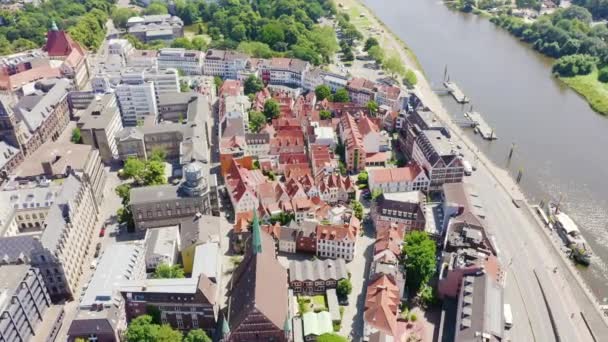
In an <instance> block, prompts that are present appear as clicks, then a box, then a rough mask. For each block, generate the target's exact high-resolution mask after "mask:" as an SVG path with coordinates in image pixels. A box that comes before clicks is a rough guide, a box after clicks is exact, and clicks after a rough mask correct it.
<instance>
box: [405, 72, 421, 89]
mask: <svg viewBox="0 0 608 342" xmlns="http://www.w3.org/2000/svg"><path fill="white" fill-rule="evenodd" d="M403 81H404V82H405V84H406V85H408V86H409V87H413V86H415V85H416V83H418V77H416V73H415V72H413V71H412V70H408V71H406V72H405V76H404V78H403Z"/></svg>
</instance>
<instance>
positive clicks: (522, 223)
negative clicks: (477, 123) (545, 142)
mask: <svg viewBox="0 0 608 342" xmlns="http://www.w3.org/2000/svg"><path fill="white" fill-rule="evenodd" d="M342 3H343V4H344V6H348V7H349V8H350V11H351V12H352V11H353V9H356V10H357V11H359V13H364V14H365V25H366V27H367V26H372V27H375V28H376V32H378V31H381V30H384V31H383V32H384V33H382V34H380V35H376V38H377V39H379V41H381V44H382V46H383V48H384V49H385V51H395V52H397V53H398V54H399V55H400V56H401V58H402V61H403V62H404V64H405V65H406V66H407V67H408V68H409V69H412V70H414V71H415V72H416V73H417V76H418V84H417V86H416V93H417V94H418V95H419V96H420V98H421V99H422V100H423V102H424V103H425V105H426V106H428V107H429V108H430V109H431V110H433V111H434V112H435V113H436V114H437V115H438V117H439V119H440V120H441V121H442V122H443V123H444V125H446V126H447V127H449V128H450V130H451V131H452V133H453V136H454V140H456V141H455V142H456V143H460V144H461V145H463V146H464V147H465V152H464V153H465V157H466V159H468V160H471V161H473V160H478V162H477V165H478V170H477V171H476V172H475V173H474V175H473V176H472V177H470V178H468V179H467V180H466V181H467V182H472V183H474V184H475V186H476V188H477V190H478V192H479V194H480V196H481V197H482V200H483V203H484V205H485V207H486V208H485V212H486V213H487V215H488V218H487V223H488V224H487V227H488V232H489V233H490V234H492V235H494V237H495V239H496V241H497V245H498V248H499V250H500V254H499V258H500V260H501V261H502V264H503V267H505V268H506V269H507V280H506V290H505V296H506V299H505V300H506V301H507V302H510V303H511V305H512V306H513V311H514V316H515V317H514V319H515V324H514V327H513V329H512V330H511V331H510V333H511V335H512V340H513V341H551V340H556V339H557V338H556V336H555V333H554V328H553V326H552V323H551V319H550V312H549V311H551V314H552V315H553V319H554V320H555V327H556V330H557V331H558V334H559V335H560V336H559V339H561V340H562V341H589V340H592V339H591V336H590V334H589V331H588V329H587V327H586V325H585V323H584V322H583V319H582V316H581V313H583V314H584V316H585V317H586V319H587V321H588V323H589V325H590V326H591V329H592V330H593V332H594V334H595V335H596V336H608V326H607V325H606V322H605V321H604V319H603V317H602V315H601V313H600V312H599V310H598V307H597V302H596V301H595V300H594V298H592V297H590V296H589V293H588V291H587V289H586V288H585V286H584V285H582V281H581V280H580V277H578V275H577V274H576V273H575V272H574V271H573V268H572V265H571V264H569V262H568V263H567V262H566V261H565V260H564V258H563V257H562V256H561V255H559V252H558V250H559V249H558V248H556V247H555V246H554V245H553V243H552V241H551V239H550V238H549V237H548V235H547V234H546V233H545V232H543V231H542V229H543V228H541V227H540V226H539V224H538V222H537V221H536V220H535V219H534V217H533V216H532V215H530V213H529V210H528V209H527V208H526V207H525V205H526V204H525V197H524V195H523V194H522V192H521V190H520V189H519V188H518V187H517V185H516V184H514V182H513V180H512V178H511V177H510V176H509V175H508V174H507V172H506V171H504V170H502V169H500V168H498V167H496V166H495V165H494V164H493V163H492V162H491V161H489V160H488V159H487V158H486V157H485V156H484V155H483V154H481V153H479V151H478V149H477V148H476V146H475V144H474V143H472V141H471V140H470V139H469V138H468V137H466V136H465V135H464V134H463V132H462V130H461V129H460V127H457V126H456V125H454V124H453V123H452V121H451V120H452V119H451V116H450V114H449V113H448V112H447V111H446V109H445V108H444V107H443V104H442V103H441V101H440V100H439V98H438V96H437V95H436V94H435V93H434V92H433V91H432V89H431V86H430V84H429V83H428V82H427V80H426V78H425V77H424V74H423V72H422V71H421V70H420V68H419V65H418V63H417V61H416V59H415V57H414V55H413V54H412V53H411V52H410V51H407V50H406V49H405V45H404V43H403V42H401V41H399V40H398V39H397V38H396V37H395V36H394V35H392V34H390V32H389V30H388V29H387V28H386V27H384V26H383V25H381V24H380V23H379V21H378V20H377V19H376V18H375V16H374V15H373V13H372V12H371V11H369V10H368V9H367V8H365V7H364V6H362V5H361V3H359V2H358V1H357V0H345V1H342ZM352 17H353V15H351V18H352ZM354 24H355V25H357V21H354ZM359 26H360V31H361V32H362V33H364V34H368V33H369V32H368V31H367V30H365V28H364V27H363V25H362V24H361V23H359ZM513 199H516V200H522V202H521V203H522V205H523V206H522V207H521V208H517V207H516V206H515V205H514V204H513V202H512V201H513ZM553 269H555V270H556V272H555V273H554V272H553ZM537 277H538V278H539V279H540V284H541V285H542V289H543V290H542V291H541V285H539V281H538V280H537ZM543 293H544V294H545V296H547V297H548V302H549V309H548V307H547V305H545V300H544V298H543Z"/></svg>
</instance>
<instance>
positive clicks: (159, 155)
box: [148, 147, 167, 162]
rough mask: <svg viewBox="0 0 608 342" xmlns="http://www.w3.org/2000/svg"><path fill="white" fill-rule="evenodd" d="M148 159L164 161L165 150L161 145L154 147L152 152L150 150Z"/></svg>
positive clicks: (165, 157)
mask: <svg viewBox="0 0 608 342" xmlns="http://www.w3.org/2000/svg"><path fill="white" fill-rule="evenodd" d="M148 159H150V160H152V161H157V162H165V160H167V151H165V149H164V148H162V147H155V148H153V149H152V152H150V156H149V157H148Z"/></svg>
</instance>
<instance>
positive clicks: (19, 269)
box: [0, 265, 31, 312]
mask: <svg viewBox="0 0 608 342" xmlns="http://www.w3.org/2000/svg"><path fill="white" fill-rule="evenodd" d="M30 267H31V266H30V265H0V274H2V277H0V312H2V311H4V310H3V307H4V306H5V304H8V303H10V300H7V299H10V298H11V296H12V294H13V292H14V291H15V289H16V288H17V286H18V285H19V283H20V282H21V281H22V280H23V278H25V276H26V275H27V273H28V272H29V270H30ZM4 292H6V296H4V295H3V294H4Z"/></svg>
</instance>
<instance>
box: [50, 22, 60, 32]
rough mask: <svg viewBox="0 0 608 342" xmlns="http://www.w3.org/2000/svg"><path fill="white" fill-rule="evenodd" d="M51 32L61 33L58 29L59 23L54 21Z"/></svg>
mask: <svg viewBox="0 0 608 342" xmlns="http://www.w3.org/2000/svg"><path fill="white" fill-rule="evenodd" d="M51 31H59V28H57V23H55V20H53V25H52V26H51Z"/></svg>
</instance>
